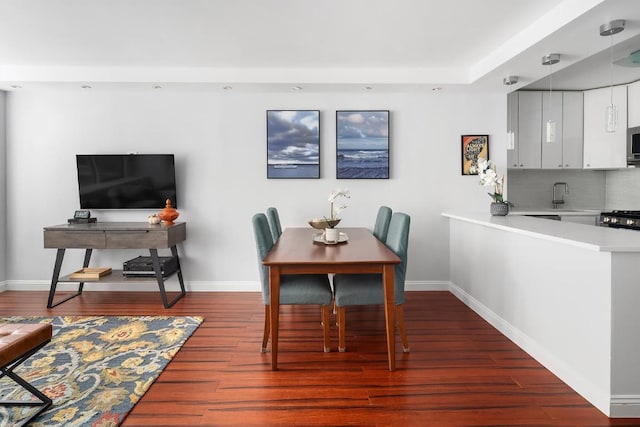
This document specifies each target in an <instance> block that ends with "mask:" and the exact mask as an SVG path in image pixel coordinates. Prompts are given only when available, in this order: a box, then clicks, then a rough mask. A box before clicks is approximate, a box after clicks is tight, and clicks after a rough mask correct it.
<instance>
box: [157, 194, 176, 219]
mask: <svg viewBox="0 0 640 427" xmlns="http://www.w3.org/2000/svg"><path fill="white" fill-rule="evenodd" d="M165 203H166V205H165V207H164V209H162V210H161V211H160V213H159V214H158V217H159V218H160V219H161V220H162V223H163V224H167V225H171V224H173V221H175V220H176V219H178V217H179V216H180V213H179V212H178V211H177V210H175V209H174V208H172V207H171V199H167V200H166V202H165Z"/></svg>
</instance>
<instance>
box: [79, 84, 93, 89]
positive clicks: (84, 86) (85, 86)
mask: <svg viewBox="0 0 640 427" xmlns="http://www.w3.org/2000/svg"><path fill="white" fill-rule="evenodd" d="M80 87H81V88H82V89H91V86H89V85H82V86H80Z"/></svg>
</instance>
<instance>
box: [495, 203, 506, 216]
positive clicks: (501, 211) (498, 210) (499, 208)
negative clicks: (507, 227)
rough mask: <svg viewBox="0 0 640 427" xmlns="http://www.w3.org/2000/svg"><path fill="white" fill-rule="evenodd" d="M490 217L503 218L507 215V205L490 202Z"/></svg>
mask: <svg viewBox="0 0 640 427" xmlns="http://www.w3.org/2000/svg"><path fill="white" fill-rule="evenodd" d="M490 212H491V215H493V216H505V215H507V214H508V213H509V203H507V202H492V203H491V207H490Z"/></svg>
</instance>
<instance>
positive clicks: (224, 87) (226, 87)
mask: <svg viewBox="0 0 640 427" xmlns="http://www.w3.org/2000/svg"><path fill="white" fill-rule="evenodd" d="M222 89H224V90H231V89H233V86H222Z"/></svg>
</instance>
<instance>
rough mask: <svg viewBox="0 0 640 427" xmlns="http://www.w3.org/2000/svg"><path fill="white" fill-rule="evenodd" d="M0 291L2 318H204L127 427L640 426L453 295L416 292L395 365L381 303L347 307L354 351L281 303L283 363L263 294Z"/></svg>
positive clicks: (312, 312)
mask: <svg viewBox="0 0 640 427" xmlns="http://www.w3.org/2000/svg"><path fill="white" fill-rule="evenodd" d="M46 298H47V294H46V293H45V292H15V291H10V292H4V293H0V313H1V315H47V316H61V315H85V314H86V315H88V314H102V315H143V314H145V315H200V316H204V318H205V320H204V322H203V324H202V326H200V328H199V329H198V330H197V331H196V332H195V333H194V335H193V336H192V337H191V338H190V339H189V340H188V341H187V343H186V344H185V346H184V347H183V348H182V349H181V350H180V352H179V353H178V354H177V355H176V357H175V358H174V360H173V361H172V362H171V363H170V364H169V365H168V366H167V368H166V369H165V371H164V372H162V374H161V375H160V377H159V378H158V380H157V381H156V382H155V383H154V384H153V385H152V386H151V388H150V389H149V391H148V392H147V393H146V394H145V396H144V397H143V399H142V400H141V401H140V402H139V403H138V404H137V405H136V406H135V407H134V409H133V410H132V412H131V413H130V414H129V416H128V417H127V418H126V419H125V421H124V423H123V424H122V425H124V426H142V425H144V426H157V427H160V426H233V425H237V426H248V425H259V426H269V425H272V426H284V425H299V426H320V425H322V426H328V425H330V426H338V425H357V426H438V427H440V426H442V427H449V426H622V425H625V426H629V425H633V426H640V419H635V420H634V419H626V420H623V419H608V418H607V417H606V416H604V415H603V414H602V413H601V412H600V411H598V410H597V409H596V408H594V407H593V406H592V405H591V404H589V403H588V402H587V401H586V400H585V399H583V398H582V397H581V396H580V395H578V394H577V393H575V392H574V391H573V390H572V389H571V388H569V387H568V386H567V385H565V384H564V383H563V382H562V381H560V380H559V379H558V378H557V377H555V376H554V375H553V374H551V373H550V372H549V371H547V370H546V369H544V368H543V367H542V366H541V365H540V364H539V363H538V362H536V361H535V360H533V359H532V358H531V357H529V356H528V355H527V354H526V353H525V352H523V351H522V350H520V349H519V348H518V347H517V346H516V345H514V344H513V343H512V342H511V341H509V340H508V339H506V338H505V337H504V336H502V335H501V334H500V333H499V332H497V331H496V330H495V329H494V328H493V327H491V326H490V325H489V324H488V323H486V322H485V321H484V320H482V319H481V318H480V317H479V316H478V315H476V314H475V313H474V312H473V311H471V310H470V309H469V308H467V307H466V306H465V305H464V304H462V303H461V302H460V301H458V300H457V299H456V298H455V297H454V296H453V295H451V294H450V293H448V292H409V293H407V302H406V305H405V315H406V326H407V334H408V337H409V344H410V346H411V353H408V354H403V353H402V351H401V348H402V347H401V345H400V340H399V337H397V348H398V349H399V351H400V353H399V354H398V358H397V371H395V372H389V371H388V370H387V361H386V346H385V340H384V313H383V311H382V307H363V308H350V309H348V310H347V321H348V324H347V334H348V337H347V352H346V353H339V352H337V330H336V328H335V325H332V328H333V329H332V352H331V353H324V352H323V351H322V330H321V327H320V324H319V321H320V312H319V309H318V308H317V307H300V306H297V307H292V306H284V307H282V309H281V323H280V325H281V326H280V328H281V332H280V351H279V353H280V354H279V361H278V362H279V368H280V370H279V371H277V372H273V371H271V365H270V353H266V354H262V353H260V342H261V338H262V325H263V316H264V314H263V305H262V299H261V296H260V295H259V294H258V293H190V294H187V296H186V297H185V298H184V299H182V300H181V301H179V302H178V303H177V304H176V305H175V306H174V307H173V308H171V309H168V310H165V309H164V308H163V307H162V304H161V301H160V296H159V295H158V293H157V292H137V293H133V292H132V293H125V292H85V293H84V294H83V295H82V296H81V297H79V298H75V299H73V300H71V301H68V302H66V303H64V304H62V305H60V306H58V307H55V308H53V309H46V308H45V305H46Z"/></svg>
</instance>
